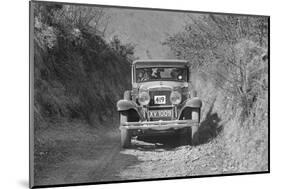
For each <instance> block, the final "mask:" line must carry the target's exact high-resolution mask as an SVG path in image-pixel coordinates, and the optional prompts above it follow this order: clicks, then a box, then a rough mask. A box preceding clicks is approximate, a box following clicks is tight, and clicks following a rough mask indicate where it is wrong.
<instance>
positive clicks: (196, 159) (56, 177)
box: [37, 130, 223, 185]
mask: <svg viewBox="0 0 281 189" xmlns="http://www.w3.org/2000/svg"><path fill="white" fill-rule="evenodd" d="M104 133H105V132H104ZM179 141H180V140H179V138H178V136H161V137H153V139H152V138H151V137H150V138H145V137H144V138H138V139H133V141H132V147H131V148H130V149H122V148H121V147H120V135H119V131H118V130H110V131H107V133H106V134H104V137H102V138H100V139H99V140H98V141H89V139H87V140H83V139H81V140H79V141H78V142H77V141H76V142H73V141H72V142H69V141H64V148H63V150H64V152H65V153H66V154H67V158H66V159H64V160H63V161H60V162H56V163H54V164H48V167H45V169H44V171H43V172H42V174H41V175H42V176H41V178H40V179H38V183H37V184H38V185H44V184H48V183H53V184H66V183H68V184H69V183H87V182H90V183H93V182H106V181H120V180H136V179H150V178H167V177H181V176H190V175H198V174H220V173H222V170H221V169H220V167H222V166H221V164H222V163H223V162H221V161H220V160H221V159H222V158H221V157H218V156H217V155H216V154H220V151H219V152H218V153H216V152H215V151H214V146H215V145H214V144H212V142H211V143H208V144H204V145H200V146H197V147H191V146H189V145H181V144H180V143H179ZM67 142H69V144H67ZM216 149H219V148H218V147H216Z"/></svg>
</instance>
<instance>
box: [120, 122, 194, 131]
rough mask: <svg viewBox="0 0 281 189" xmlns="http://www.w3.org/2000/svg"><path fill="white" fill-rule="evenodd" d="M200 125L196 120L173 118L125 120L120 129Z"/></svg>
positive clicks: (164, 128) (175, 127) (172, 127)
mask: <svg viewBox="0 0 281 189" xmlns="http://www.w3.org/2000/svg"><path fill="white" fill-rule="evenodd" d="M194 126H199V123H198V121H194V120H173V121H161V120H160V121H143V122H125V123H124V124H122V125H120V127H119V128H120V129H126V130H148V129H152V130H169V129H183V128H187V127H194Z"/></svg>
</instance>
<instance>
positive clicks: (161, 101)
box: [154, 96, 166, 104]
mask: <svg viewBox="0 0 281 189" xmlns="http://www.w3.org/2000/svg"><path fill="white" fill-rule="evenodd" d="M154 104H166V96H154Z"/></svg>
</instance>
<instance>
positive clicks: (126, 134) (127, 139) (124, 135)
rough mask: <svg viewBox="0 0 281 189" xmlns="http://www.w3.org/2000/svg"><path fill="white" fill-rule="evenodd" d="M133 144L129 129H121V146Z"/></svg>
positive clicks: (127, 146)
mask: <svg viewBox="0 0 281 189" xmlns="http://www.w3.org/2000/svg"><path fill="white" fill-rule="evenodd" d="M130 146H131V134H130V131H129V130H127V129H121V147H122V148H129V147H130Z"/></svg>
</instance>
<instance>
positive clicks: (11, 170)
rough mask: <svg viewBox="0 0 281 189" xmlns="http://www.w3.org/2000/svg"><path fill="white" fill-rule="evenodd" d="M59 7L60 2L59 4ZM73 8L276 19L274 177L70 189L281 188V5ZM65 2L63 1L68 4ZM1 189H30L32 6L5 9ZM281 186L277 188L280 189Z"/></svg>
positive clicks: (192, 2) (138, 3) (236, 0)
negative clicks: (163, 10)
mask: <svg viewBox="0 0 281 189" xmlns="http://www.w3.org/2000/svg"><path fill="white" fill-rule="evenodd" d="M58 1H59V0H58ZM65 1H68V2H77V3H90V4H104V5H122V6H134V7H148V8H166V9H181V10H196V11H212V12H230V13H246V14H261V15H270V16H271V102H272V103H271V157H272V158H271V172H272V173H271V174H266V175H248V176H232V177H217V178H196V179H185V180H168V181H153V182H141V183H140V182H137V183H125V184H107V185H95V186H81V187H67V188H69V189H70V188H96V189H104V188H106V189H113V188H114V189H129V188H134V189H141V188H147V187H149V188H152V187H157V188H217V189H219V188H224V189H225V188H228V189H231V188H235V189H237V188H255V189H258V188H263V189H264V188H267V187H270V188H271V187H272V188H278V186H279V185H280V183H279V182H278V181H279V180H278V179H279V178H280V176H279V175H280V172H281V169H280V168H281V167H280V161H281V157H280V150H279V149H280V146H279V144H280V141H279V140H278V139H279V138H280V137H279V135H280V133H281V132H280V123H279V119H278V113H279V112H280V109H279V105H280V100H279V98H280V96H281V94H280V90H281V87H278V86H280V82H279V80H280V79H281V78H280V77H279V75H281V74H280V73H279V72H280V70H281V69H280V68H281V66H280V65H281V63H280V61H278V59H279V57H280V56H279V54H280V51H281V49H280V47H279V46H280V45H279V44H280V42H281V40H280V35H281V28H280V20H281V18H280V16H281V15H280V14H281V13H280V12H281V11H280V5H279V4H278V1H273V0H267V1H264V0H263V1H261V0H255V1H246V0H232V1H225V0H224V1H223V0H212V1H207V0H206V1H203V0H189V1H186V0H173V1H165V2H164V1H160V0H154V1H151V0H134V1H132V0H122V1H121V0H119V1H114V0H65ZM62 2H63V1H62ZM0 9H1V10H0V19H1V22H0V24H1V29H0V31H1V33H0V39H1V40H0V44H1V51H0V52H1V53H0V55H1V56H0V58H1V59H0V65H1V68H0V87H1V92H0V94H1V97H0V100H1V101H0V102H1V103H0V107H1V112H0V117H1V122H0V125H1V137H0V140H1V141H0V149H1V156H0V158H1V159H0V165H1V166H0V167H1V173H0V174H1V175H0V180H1V182H0V187H1V188H27V186H28V73H29V72H28V68H29V66H28V15H29V13H28V1H27V0H17V1H3V2H1V8H0ZM274 186H275V187H274Z"/></svg>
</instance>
